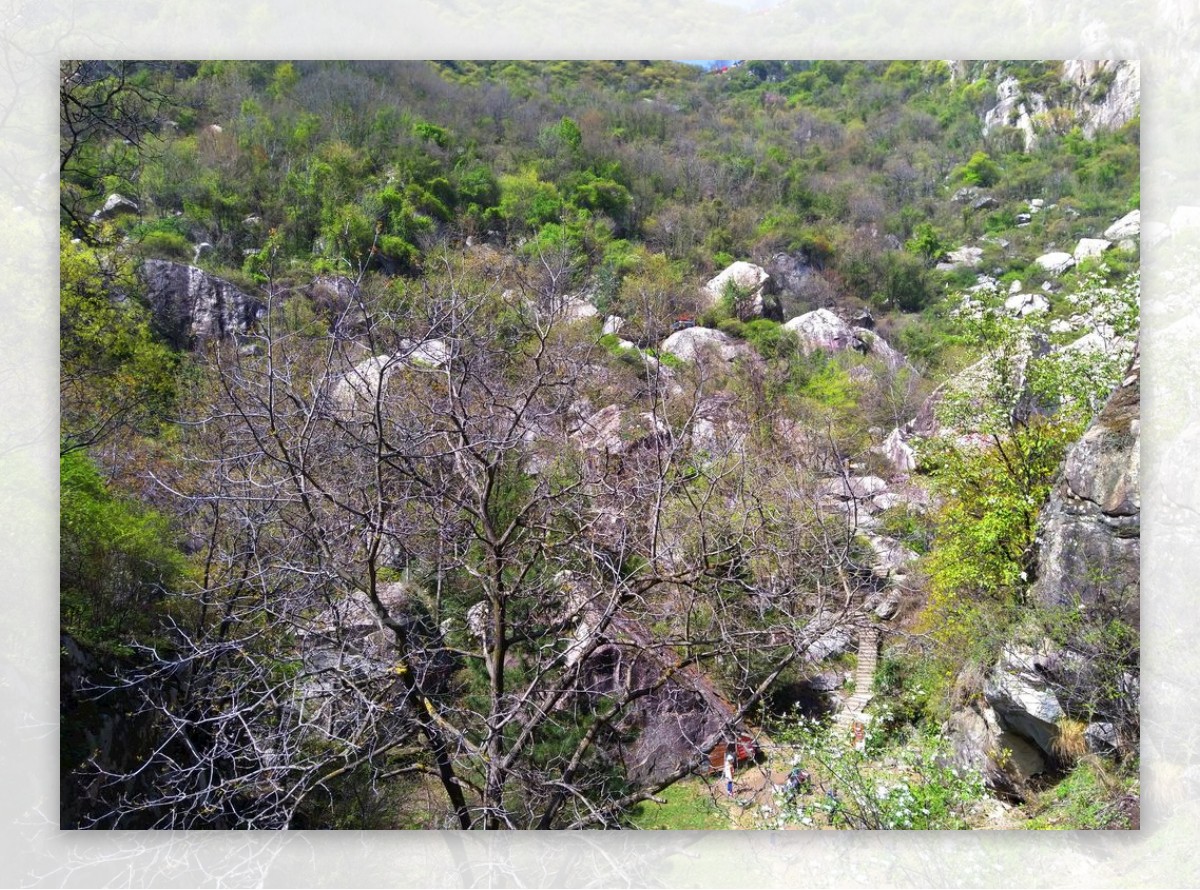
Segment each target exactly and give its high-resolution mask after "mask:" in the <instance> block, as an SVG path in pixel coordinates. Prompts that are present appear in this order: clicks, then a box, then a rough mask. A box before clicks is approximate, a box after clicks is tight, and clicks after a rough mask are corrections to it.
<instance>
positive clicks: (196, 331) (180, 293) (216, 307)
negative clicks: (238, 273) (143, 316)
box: [141, 260, 266, 349]
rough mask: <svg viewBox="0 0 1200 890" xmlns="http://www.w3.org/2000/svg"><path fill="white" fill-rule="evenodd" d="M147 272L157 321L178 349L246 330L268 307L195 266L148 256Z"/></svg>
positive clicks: (143, 271)
mask: <svg viewBox="0 0 1200 890" xmlns="http://www.w3.org/2000/svg"><path fill="white" fill-rule="evenodd" d="M141 274H142V279H143V280H144V281H145V283H146V297H147V299H148V300H149V302H150V309H151V313H152V318H153V321H154V326H155V328H156V329H157V330H158V332H159V333H160V334H161V335H162V336H163V337H164V338H165V339H166V340H168V341H169V342H170V343H171V344H172V345H173V346H175V347H176V348H178V349H187V348H190V347H191V346H192V345H193V343H194V342H195V341H197V340H206V339H212V338H215V337H225V336H230V335H232V334H244V333H246V331H247V330H249V329H250V328H251V327H252V326H253V325H254V323H255V322H256V321H258V319H260V318H261V317H262V315H263V313H264V312H265V311H266V310H265V307H264V306H263V305H262V303H260V302H259V301H258V300H257V299H255V298H254V297H252V296H250V295H249V294H247V293H245V292H244V291H242V290H240V289H239V288H238V287H236V286H235V285H233V284H231V283H230V282H228V281H226V280H225V279H223V278H218V277H217V276H215V275H210V274H209V273H207V272H205V271H204V270H202V269H197V268H196V267H195V266H187V265H184V264H182V263H172V262H168V261H167V260H147V261H146V262H145V263H143V264H142V268H141Z"/></svg>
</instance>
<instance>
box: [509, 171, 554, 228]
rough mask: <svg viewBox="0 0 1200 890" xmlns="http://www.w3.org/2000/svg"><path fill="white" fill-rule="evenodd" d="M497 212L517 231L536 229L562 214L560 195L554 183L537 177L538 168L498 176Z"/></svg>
mask: <svg viewBox="0 0 1200 890" xmlns="http://www.w3.org/2000/svg"><path fill="white" fill-rule="evenodd" d="M499 206H500V214H501V216H503V217H504V218H505V219H506V220H508V221H509V223H510V224H511V225H514V226H516V227H517V230H518V231H521V230H526V231H527V230H530V229H537V228H539V227H541V226H543V225H545V224H546V223H548V222H554V221H556V220H557V219H558V218H559V216H560V215H561V213H562V206H563V202H562V198H561V197H560V196H559V193H558V188H557V187H555V185H554V183H551V182H544V181H542V180H541V179H539V178H538V174H537V171H535V170H533V169H528V170H525V171H523V172H521V173H519V174H513V175H509V176H502V177H500V205H499Z"/></svg>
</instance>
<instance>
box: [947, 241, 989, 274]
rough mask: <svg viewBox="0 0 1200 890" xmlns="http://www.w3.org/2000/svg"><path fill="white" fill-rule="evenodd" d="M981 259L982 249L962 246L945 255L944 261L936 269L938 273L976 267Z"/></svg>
mask: <svg viewBox="0 0 1200 890" xmlns="http://www.w3.org/2000/svg"><path fill="white" fill-rule="evenodd" d="M982 259H983V248H981V247H965V246H964V247H960V248H958V250H952V251H950V253H948V254H947V255H946V259H945V260H943V261H942V262H940V263H938V264H937V269H938V271H939V272H953V271H954V270H955V269H961V268H963V267H974V266H978V265H979V263H980V261H981V260H982Z"/></svg>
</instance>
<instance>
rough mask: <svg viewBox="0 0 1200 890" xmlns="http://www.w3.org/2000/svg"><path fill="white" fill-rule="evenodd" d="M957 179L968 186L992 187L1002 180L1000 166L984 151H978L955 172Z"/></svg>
mask: <svg viewBox="0 0 1200 890" xmlns="http://www.w3.org/2000/svg"><path fill="white" fill-rule="evenodd" d="M954 175H955V177H956V178H957V179H958V180H959V181H960V182H963V183H966V184H967V185H977V186H983V187H987V186H992V185H995V184H996V183H997V182H998V181H999V180H1000V166H999V165H998V164H997V163H996V162H995V161H993V160H992V159H991V158H990V157H989V156H988V154H987V152H984V151H977V152H975V154H973V155H971V159H970V160H969V161H967V163H965V164H964V165H963V166H961V167H959V168H958V169H957V170H955V171H954Z"/></svg>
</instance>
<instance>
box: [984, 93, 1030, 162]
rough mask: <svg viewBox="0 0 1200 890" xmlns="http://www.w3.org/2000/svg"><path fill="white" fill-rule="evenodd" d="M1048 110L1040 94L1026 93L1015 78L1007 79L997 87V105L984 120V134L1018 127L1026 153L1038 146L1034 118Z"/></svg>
mask: <svg viewBox="0 0 1200 890" xmlns="http://www.w3.org/2000/svg"><path fill="white" fill-rule="evenodd" d="M1045 110H1046V99H1045V97H1044V96H1042V95H1041V94H1040V93H1025V92H1023V91H1022V89H1021V82H1020V81H1019V80H1017V78H1015V77H1006V78H1005V79H1004V80H1002V81H1000V83H999V84H997V85H996V104H995V106H994V107H993V108H992V110H991V111H989V112H988V113H987V114H986V115H985V116H984V119H983V132H984V134H987V133H989V132H990V131H991V130H993V129H995V128H996V127H1004V126H1010V127H1016V128H1017V129H1018V130H1020V131H1021V135H1022V137H1024V140H1025V151H1032V150H1033V149H1034V147H1035V146H1036V145H1037V133H1036V132H1035V130H1034V126H1033V118H1034V116H1035V115H1038V114H1041V113H1043V112H1044V111H1045Z"/></svg>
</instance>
